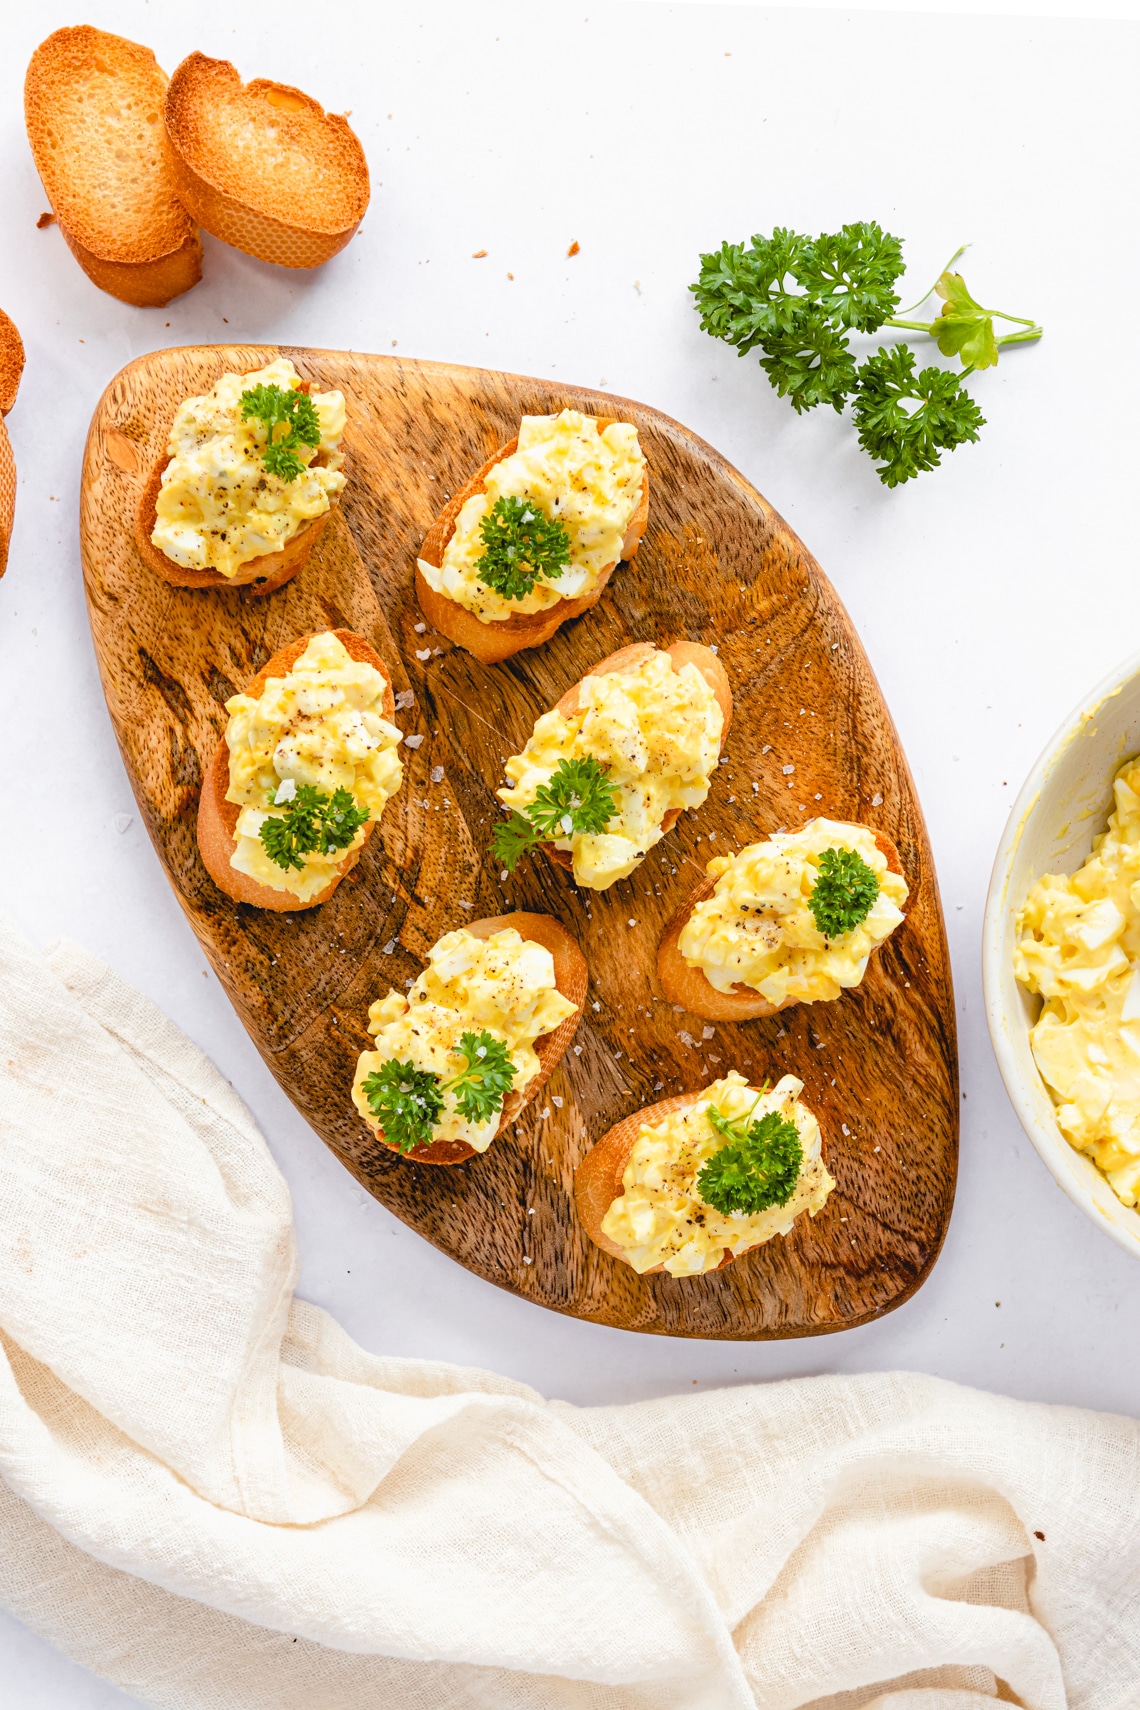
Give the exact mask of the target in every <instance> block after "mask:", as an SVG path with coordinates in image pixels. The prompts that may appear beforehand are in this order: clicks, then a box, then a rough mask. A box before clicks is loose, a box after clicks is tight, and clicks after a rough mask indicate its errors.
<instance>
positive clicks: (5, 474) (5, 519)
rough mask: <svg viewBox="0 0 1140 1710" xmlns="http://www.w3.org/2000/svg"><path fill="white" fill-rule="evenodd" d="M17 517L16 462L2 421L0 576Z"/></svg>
mask: <svg viewBox="0 0 1140 1710" xmlns="http://www.w3.org/2000/svg"><path fill="white" fill-rule="evenodd" d="M15 515H16V460H15V458H14V457H13V456H12V445H11V441H10V440H9V438H8V429H7V428H6V427H5V426H4V422H3V420H2V419H0V576H2V575H3V574H4V571H5V570H6V569H7V567H8V543H9V541H10V540H11V538H12V523H13V520H14V518H15Z"/></svg>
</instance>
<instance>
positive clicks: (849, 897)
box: [808, 849, 879, 938]
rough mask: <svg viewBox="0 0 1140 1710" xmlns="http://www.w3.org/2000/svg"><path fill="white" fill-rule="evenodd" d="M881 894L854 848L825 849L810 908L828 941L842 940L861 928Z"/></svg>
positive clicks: (866, 866)
mask: <svg viewBox="0 0 1140 1710" xmlns="http://www.w3.org/2000/svg"><path fill="white" fill-rule="evenodd" d="M878 894H879V881H878V879H877V878H876V876H875V874H874V872H873V871H872V870H871V868H870V867H868V865H867V863H866V861H864V859H863V857H862V856H861V855H859V854H857V853H856V851H855V850H854V849H825V850H824V852H823V854H822V855H821V856H820V858H819V877H818V878H817V879H816V881H815V884H814V885H813V886H812V893H811V896H810V897H809V898H808V907H809V908H810V909H811V912H812V914H813V915H814V916H815V924H816V925H817V926H818V928H819V930H820V931H821V932H822V933H823V936H824V937H825V938H842V937H843V934H844V933H845V932H854V930H855V928H856V927H857V926H862V924H863V922H864V921H865V920H866V918H867V916H868V915H869V914H870V912H871V909H872V908H873V907H874V903H875V898H876V897H877V896H878Z"/></svg>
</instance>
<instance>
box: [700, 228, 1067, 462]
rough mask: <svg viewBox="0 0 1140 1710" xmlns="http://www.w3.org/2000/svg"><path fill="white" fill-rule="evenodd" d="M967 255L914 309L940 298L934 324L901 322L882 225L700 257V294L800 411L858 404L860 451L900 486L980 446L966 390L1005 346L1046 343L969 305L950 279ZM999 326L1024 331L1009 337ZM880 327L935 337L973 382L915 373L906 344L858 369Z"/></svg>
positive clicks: (892, 250)
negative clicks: (966, 447)
mask: <svg viewBox="0 0 1140 1710" xmlns="http://www.w3.org/2000/svg"><path fill="white" fill-rule="evenodd" d="M961 253H962V251H961V250H959V251H958V253H957V255H954V256H953V257H952V258H951V260H950V261H949V262H948V263H947V265H946V267H945V268H944V269H943V271H942V273H941V275H940V276H939V278H938V281H937V283H936V284H935V285H933V286H932V287H931V289H930V290H929V291H928V292H927V293H926V296H925V297H923V298H922V299H921V301H920V302H918V303H916V304H915V305H914V307H913V308H912V309H908V310H906V311H905V314H906V315H912V314H913V313H914V311H915V310H916V309H920V308H922V306H923V304H924V303H926V302H927V301H928V300H929V299H930V298H931V297H932V296H934V295H935V293H937V295H938V296H939V297H940V298H941V299H942V305H943V306H942V312H941V314H940V315H939V316H938V318H937V319H935V320H934V321H925V320H909V319H906V318H905V317H899V316H897V315H896V314H895V312H894V311H895V310H896V309H897V308H898V306H899V299H898V295H897V293H896V291H895V283H896V281H897V280H898V278H899V275H900V274H901V273H902V271H903V259H902V244H901V242H900V241H899V239H898V238H896V237H893V236H892V235H891V233H890V232H885V231H883V229H882V227H881V226H879V225H877V224H876V223H875V221H874V220H863V221H859V222H858V223H856V224H854V225H849V226H844V227H843V228H842V230H841V231H838V232H824V233H822V234H821V235H820V236H819V237H816V238H809V237H803V236H801V235H800V234H799V233H798V232H793V231H789V230H787V229H786V228H785V227H783V226H778V227H777V228H776V230H775V231H774V232H773V233H772V235H771V237H765V236H764V235H762V234H757V236H755V237H754V238H753V239H752V240H751V243H749V244H748V245H744V244H730V243H725V244H722V245H721V247H720V249H719V250H717V251H715V252H714V253H711V254H709V255H702V257H701V272H700V277H699V279H698V280H697V282H696V284H695V285H692V286H691V287H690V289H691V290H692V291H693V292H694V294H695V296H696V299H697V308H698V310H699V311H700V316H701V326H702V327H703V329H704V330H705V332H707V333H711V334H712V336H713V337H714V338H721V339H724V340H725V341H726V343H728V344H731V345H734V346H735V347H736V349H737V350H738V351H739V353H740V355H741V356H743V355H744V354H745V352H746V351H750V350H755V349H758V350H759V352H760V357H759V360H760V366H761V367H762V368H763V369H764V372H765V373H766V374H767V376H768V379H769V380H770V381H771V383H772V385H773V386H774V387H775V389H776V391H777V392H778V393H779V395H780V396H781V397H782V398H787V399H788V400H789V402H790V403H791V405H792V408H793V409H795V410H797V411H801V412H802V411H804V410H814V409H815V408H816V406H817V405H819V404H829V405H830V406H831V408H832V409H834V410H836V411H837V412H841V411H842V410H843V408H844V406H845V404H847V403H848V402H851V404H852V413H853V415H854V418H855V425H856V428H857V429H858V433H859V443H860V444H861V445H862V447H863V449H864V450H865V451H868V452H869V453H870V454H871V456H872V457H873V458H875V459H876V461H877V463H878V466H879V479H880V480H881V481H882V482H883V484H884V485H885V486H888V487H896V486H898V484H899V483H900V482H901V481H909V480H910V479H911V477H912V476H915V475H917V474H919V473H920V472H921V471H922V470H926V469H934V468H937V466H938V464H939V462H940V461H941V459H940V457H939V453H940V452H942V451H952V450H953V449H954V448H955V446H958V445H962V444H964V443H965V441H967V440H976V439H977V437H978V429H979V428H980V427H983V426H984V425H985V417H984V416H983V415H982V413H981V411H980V410H979V409H978V406H977V405H976V404H975V403H974V401H973V399H972V398H971V397H970V394H969V393H968V392H967V391H966V389H965V387H964V385H963V384H962V382H963V380H964V379H965V377H966V375H968V374H970V373H972V372H973V370H974V369H975V368H991V367H993V366H994V364H995V363H996V362H997V360H998V351H999V349H1000V348H1001V347H1002V346H1004V345H1009V344H1024V343H1026V342H1028V341H1030V340H1033V339H1038V338H1040V337H1041V331H1042V329H1041V328H1040V327H1039V326H1037V325H1036V324H1035V323H1034V322H1033V321H1029V320H1026V319H1024V318H1023V317H1022V316H1020V315H1007V314H1005V313H1004V312H1003V311H1001V310H999V309H985V308H983V307H982V305H981V304H980V303H978V302H977V301H976V300H975V299H974V298H973V297H972V296H971V295H970V292H969V291H968V290H967V288H966V282H965V280H964V279H963V278H962V275H961V274H960V273H955V272H952V271H951V269H952V268H953V266H954V263H955V262H956V261H957V259H958V256H959V255H961ZM995 319H996V320H1001V321H1008V322H1010V323H1012V324H1014V325H1016V327H1017V328H1018V329H1019V330H1018V331H1015V332H1009V333H1005V334H1003V335H1002V336H1001V337H1000V338H999V337H998V335H997V333H996V331H995V329H994V321H995ZM881 327H900V328H904V329H906V330H909V331H913V332H924V333H927V334H928V335H929V336H930V337H931V338H933V339H936V340H937V343H938V348H939V350H940V351H941V352H942V354H943V356H949V357H955V356H956V357H957V358H958V359H959V360H960V362H961V363H962V366H963V368H964V370H965V372H964V373H963V374H961V375H957V374H953V373H950V372H948V371H947V370H945V369H940V368H923V369H921V370H918V371H916V369H915V363H914V358H913V357H912V356H911V354H910V352H909V351H908V350H907V348H906V346H905V345H902V344H896V345H895V346H893V347H892V348H890V349H888V348H887V347H886V346H881V347H880V349H879V350H878V351H877V352H876V353H875V354H873V355H871V356H868V357H867V358H866V359H865V360H864V361H863V362H862V363H860V364H857V363H856V359H855V356H854V354H853V353H852V351H851V348H850V342H849V335H850V334H851V333H852V332H861V333H875V332H878V331H879V329H880V328H881Z"/></svg>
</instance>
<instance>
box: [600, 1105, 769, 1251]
mask: <svg viewBox="0 0 1140 1710" xmlns="http://www.w3.org/2000/svg"><path fill="white" fill-rule="evenodd" d="M753 1091H754V1092H757V1093H758V1092H759V1091H760V1088H758V1087H756V1088H753ZM700 1096H701V1094H700V1093H678V1094H676V1095H675V1096H674V1097H673V1098H663V1099H662V1100H661V1102H660V1103H659V1104H649V1105H646V1107H645V1109H644V1110H635V1111H634V1113H633V1115H632V1116H625V1117H623V1118H622V1120H621V1121H620V1122H617V1123H615V1124H614V1126H613V1127H612V1128H611V1129H609V1130H608V1131H607V1132H606V1133H605V1134H603V1135H602V1137H601V1139H600V1140H599V1141H598V1143H597V1145H596V1146H592V1147H591V1148H590V1150H589V1151H588V1152H587V1153H586V1156H585V1157H584V1158H583V1159H582V1162H581V1163H580V1164H579V1165H578V1168H577V1170H576V1171H575V1173H574V1201H575V1204H576V1205H577V1207H578V1216H579V1217H580V1218H581V1220H582V1227H583V1229H585V1231H586V1234H587V1235H588V1236H589V1237H590V1240H591V1241H592V1242H593V1243H594V1245H595V1246H596V1247H600V1248H601V1249H602V1251H603V1253H609V1254H610V1256H611V1258H614V1259H620V1260H621V1262H622V1264H625V1263H627V1260H626V1256H625V1249H624V1248H623V1247H619V1246H618V1244H617V1242H616V1241H611V1240H610V1238H609V1236H608V1235H606V1234H603V1232H602V1219H603V1217H604V1216H605V1215H606V1212H607V1211H608V1210H609V1209H610V1206H611V1205H612V1204H613V1202H614V1200H615V1199H620V1198H621V1196H622V1195H623V1194H624V1192H625V1187H624V1185H623V1183H622V1177H623V1176H624V1175H625V1171H626V1165H627V1164H628V1163H629V1159H630V1154H631V1152H632V1151H633V1148H634V1144H635V1142H636V1140H637V1136H638V1135H639V1134H640V1132H641V1130H642V1128H643V1127H644V1126H645V1125H649V1126H652V1125H653V1124H654V1123H655V1122H662V1121H664V1119H665V1117H667V1116H672V1114H673V1112H674V1111H675V1110H684V1109H685V1108H686V1106H688V1105H690V1104H695V1103H696V1101H697V1099H698V1098H700ZM735 1257H736V1254H735V1253H730V1252H728V1251H727V1249H726V1250H725V1252H724V1253H723V1254H722V1255H721V1261H720V1264H719V1265H715V1266H714V1267H713V1269H714V1270H718V1271H723V1270H724V1267H725V1266H726V1265H731V1263H732V1261H733V1259H734V1258H735ZM664 1269H665V1267H664V1265H654V1266H653V1269H652V1270H649V1271H646V1272H644V1275H645V1276H647V1277H653V1276H657V1275H659V1274H660V1273H662V1272H663V1271H664ZM701 1274H702V1275H703V1276H708V1275H709V1273H708V1271H703V1272H702V1273H701Z"/></svg>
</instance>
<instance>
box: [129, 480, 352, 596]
mask: <svg viewBox="0 0 1140 1710" xmlns="http://www.w3.org/2000/svg"><path fill="white" fill-rule="evenodd" d="M169 462H170V459H169V457H167V456H166V455H165V454H164V455H163V457H162V458H161V460H160V461H159V462H158V463H156V464H155V466H154V468H153V469H152V470H151V472H150V475H149V476H148V477H147V483H146V486H145V487H144V488H143V490H142V492H141V493H140V494H139V503H138V510H137V511H136V513H135V545H136V546H137V547H138V552H139V557H140V558H141V559H142V561H143V563H144V564H145V565H146V566H147V568H148V569H150V570H153V571H154V573H155V575H156V576H161V577H162V580H163V581H164V582H169V583H171V585H172V586H173V587H175V588H215V589H218V590H220V591H221V592H224V591H225V590H226V589H227V588H248V589H249V590H250V592H251V593H252V594H256V595H261V594H273V593H276V591H277V589H278V588H281V587H284V585H285V583H286V582H288V581H291V580H292V578H293V577H294V576H295V575H296V574H297V572H298V570H300V569H301V568H302V567H303V565H304V564H306V563H307V561H308V557H309V554H310V553H311V552H312V550H313V547H314V546H315V545H316V544H317V541H318V540H319V539H320V536H321V531H322V529H323V528H324V526H325V524H326V523H327V522H328V520H329V518H330V517H331V515H332V513H333V505H330V506H329V508H328V510H327V511H326V512H325V513H324V515H323V516H319V517H314V518H313V520H312V522H309V523H306V524H305V526H304V528H303V529H301V530H300V531H299V532H298V533H297V534H295V535H294V536H293V538H292V540H287V541H286V542H285V545H284V546H283V547H282V548H281V550H280V551H279V552H263V553H262V554H261V555H260V557H258V558H251V559H250V560H249V562H248V563H247V564H243V565H242V566H241V569H240V570H238V571H237V572H236V574H235V575H233V576H223V575H222V573H221V571H220V570H192V569H188V568H187V567H186V566H185V565H183V564H176V563H175V562H174V560H173V558H168V557H167V556H166V554H165V552H161V551H160V550H159V548H158V547H157V546H156V545H155V544H154V542H153V541H152V540H151V538H150V537H151V535H152V534H153V533H154V530H155V525H156V524H157V522H158V513H157V511H156V510H155V505H156V503H157V501H158V494H159V489H160V487H161V486H162V477H163V475H164V474H165V472H166V466H167V464H168V463H169ZM334 504H335V501H334Z"/></svg>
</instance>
